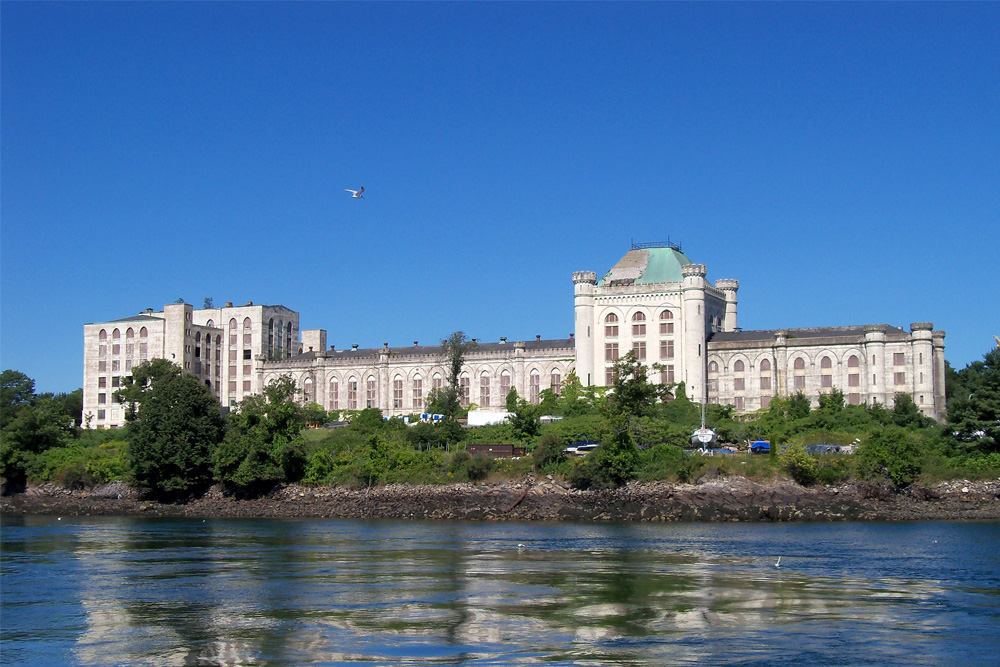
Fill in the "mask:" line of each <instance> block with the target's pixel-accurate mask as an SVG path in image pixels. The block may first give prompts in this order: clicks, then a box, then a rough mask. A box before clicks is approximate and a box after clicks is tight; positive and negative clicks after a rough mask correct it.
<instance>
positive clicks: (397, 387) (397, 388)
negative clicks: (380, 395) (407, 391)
mask: <svg viewBox="0 0 1000 667" xmlns="http://www.w3.org/2000/svg"><path fill="white" fill-rule="evenodd" d="M392 407H394V408H401V407H403V380H402V378H400V379H398V380H393V381H392Z"/></svg>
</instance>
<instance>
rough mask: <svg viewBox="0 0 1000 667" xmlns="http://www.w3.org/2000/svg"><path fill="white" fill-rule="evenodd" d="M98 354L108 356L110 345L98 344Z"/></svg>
mask: <svg viewBox="0 0 1000 667" xmlns="http://www.w3.org/2000/svg"><path fill="white" fill-rule="evenodd" d="M97 356H99V357H106V356H108V346H107V345H98V346H97Z"/></svg>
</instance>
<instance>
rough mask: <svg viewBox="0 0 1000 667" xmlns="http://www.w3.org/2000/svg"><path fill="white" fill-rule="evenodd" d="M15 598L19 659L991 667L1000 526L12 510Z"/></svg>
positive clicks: (6, 574) (9, 580)
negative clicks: (195, 516) (154, 515)
mask: <svg viewBox="0 0 1000 667" xmlns="http://www.w3.org/2000/svg"><path fill="white" fill-rule="evenodd" d="M519 544H520V545H522V546H520V548H519V547H518V545H519ZM779 555H780V556H781V564H780V567H775V562H776V560H777V558H778V556H779ZM0 595H2V605H3V606H2V614H0V637H2V639H0V663H2V664H3V665H4V666H5V667H6V666H12V665H345V664H351V665H359V664H360V665H398V664H420V665H457V664H462V665H527V664H537V663H545V664H549V665H686V664H699V665H741V666H753V665H772V664H781V665H810V666H812V665H879V666H883V665H948V666H951V665H996V664H998V660H1000V659H998V657H997V652H998V650H1000V639H998V636H1000V523H947V522H941V523H896V524H870V523H845V524H666V525H651V524H568V523H567V524H540V523H526V524H512V523H499V524H492V523H449V522H398V521H346V520H302V521H270V520H269V521H256V520H208V521H204V522H203V521H201V520H200V519H199V520H188V519H155V520H143V519H136V518H107V517H101V518H70V517H64V518H63V519H62V520H57V519H56V517H23V518H22V517H9V518H6V519H5V521H4V525H3V531H2V565H0Z"/></svg>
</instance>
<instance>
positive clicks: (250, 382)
mask: <svg viewBox="0 0 1000 667" xmlns="http://www.w3.org/2000/svg"><path fill="white" fill-rule="evenodd" d="M83 341H84V348H83V418H84V424H85V425H89V427H90V428H115V427H118V426H121V425H122V424H124V423H125V414H124V411H123V410H122V407H121V406H120V405H118V404H117V403H116V402H115V401H114V392H115V391H116V390H117V389H118V387H119V386H120V385H121V380H122V377H124V376H126V375H129V374H130V373H131V371H132V366H134V365H136V364H139V363H141V362H143V361H146V360H148V359H156V358H160V359H169V360H170V361H173V362H174V363H176V364H177V365H178V366H180V367H181V368H183V369H184V370H185V371H187V372H189V373H191V374H192V375H195V376H197V377H198V378H199V379H200V380H203V381H204V382H205V385H206V386H208V387H210V388H211V389H212V393H214V394H215V395H216V396H217V397H218V398H219V401H220V402H221V403H222V405H226V406H231V405H234V404H235V403H237V402H239V401H240V400H241V399H242V398H243V397H244V396H247V395H249V394H254V393H257V392H259V391H260V389H261V384H260V382H261V379H260V378H261V366H262V364H263V363H264V362H265V360H267V359H277V358H285V357H288V356H291V355H293V354H298V352H299V351H300V344H299V314H298V313H296V312H295V311H292V310H289V309H288V308H285V307H284V306H255V305H254V304H253V303H248V304H246V305H245V306H233V304H232V303H227V304H226V306H225V307H224V308H202V309H195V308H194V307H192V306H191V304H188V303H175V304H170V305H166V306H164V307H163V310H162V311H160V312H154V311H153V309H152V308H149V309H147V310H146V311H144V312H142V313H139V314H138V315H135V316H133V317H126V318H124V319H121V320H114V321H111V322H99V323H95V324H86V325H84V327H83Z"/></svg>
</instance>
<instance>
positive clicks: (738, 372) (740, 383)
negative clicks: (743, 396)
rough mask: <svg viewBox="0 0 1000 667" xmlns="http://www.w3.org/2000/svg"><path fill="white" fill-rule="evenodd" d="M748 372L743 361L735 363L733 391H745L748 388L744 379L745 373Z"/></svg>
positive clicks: (738, 360) (739, 360)
mask: <svg viewBox="0 0 1000 667" xmlns="http://www.w3.org/2000/svg"><path fill="white" fill-rule="evenodd" d="M745 371H746V364H744V363H743V360H742V359H737V360H736V361H734V362H733V375H734V376H735V377H733V390H734V391H743V390H745V389H746V388H747V385H746V382H747V380H746V378H745V377H743V373H744V372H745Z"/></svg>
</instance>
